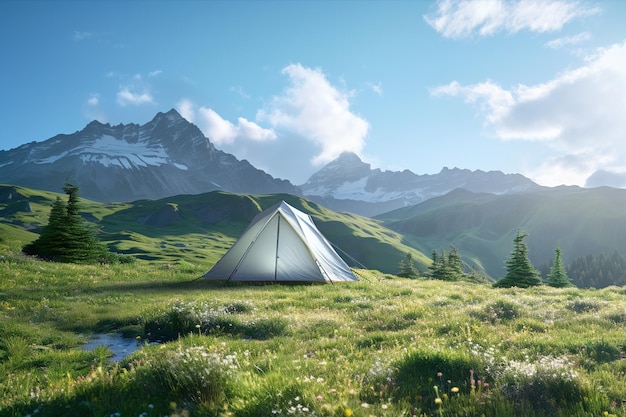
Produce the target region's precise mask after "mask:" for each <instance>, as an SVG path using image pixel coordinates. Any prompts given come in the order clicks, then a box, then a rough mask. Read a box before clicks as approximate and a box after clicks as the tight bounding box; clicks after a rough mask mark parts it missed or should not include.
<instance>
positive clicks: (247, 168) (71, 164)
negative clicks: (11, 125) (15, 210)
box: [0, 109, 541, 216]
mask: <svg viewBox="0 0 626 417" xmlns="http://www.w3.org/2000/svg"><path fill="white" fill-rule="evenodd" d="M66 181H71V182H73V183H75V184H77V185H78V186H79V187H80V189H81V194H82V195H83V196H84V197H85V198H88V199H91V200H94V201H101V202H110V201H134V200H141V199H159V198H163V197H168V196H173V195H180V194H200V193H205V192H208V191H213V190H224V191H228V192H233V193H252V194H268V193H288V194H292V195H296V196H305V197H307V198H309V199H311V200H313V201H316V202H318V203H320V204H324V205H326V206H327V207H329V208H331V209H333V210H337V211H350V212H354V213H357V214H361V215H366V216H373V215H377V214H381V213H383V212H386V211H390V210H394V209H397V208H401V207H406V206H409V205H412V204H417V203H419V202H422V201H425V200H427V199H429V198H432V197H435V196H439V195H443V194H445V193H447V192H449V191H451V190H453V189H455V188H464V189H467V190H469V191H474V192H490V193H495V194H511V193H519V192H525V191H529V190H535V189H539V188H541V187H540V186H539V185H537V184H535V183H534V182H532V181H531V180H529V179H528V178H525V177H524V176H522V175H519V174H514V175H510V174H509V175H505V174H503V173H502V172H499V171H493V172H483V171H470V170H463V169H457V168H454V169H448V168H444V169H443V170H442V171H441V172H440V173H439V174H434V175H417V174H414V173H413V172H411V171H409V170H404V171H401V172H394V171H381V170H380V169H371V167H370V165H369V164H366V163H364V162H362V161H361V160H360V159H359V157H358V156H357V155H355V154H354V153H343V154H341V155H340V156H339V157H338V158H337V159H336V160H334V161H332V162H330V163H329V164H327V165H326V166H325V167H323V168H322V169H321V170H319V171H318V172H316V173H315V174H314V175H312V176H311V177H310V178H309V180H308V181H307V182H306V183H305V184H303V185H301V186H296V185H294V184H292V183H291V182H289V181H288V180H283V179H276V178H273V177H272V176H271V175H269V174H267V173H266V172H264V171H262V170H260V169H257V168H255V167H253V166H252V165H251V164H250V163H249V162H248V161H246V160H238V159H237V158H236V157H235V156H234V155H232V154H229V153H226V152H223V151H221V150H219V149H216V148H215V146H214V145H213V144H212V143H211V142H210V140H209V138H207V137H205V136H204V135H203V134H202V132H201V131H200V129H198V127H197V126H195V125H194V124H192V123H189V122H188V121H187V120H185V119H184V118H183V117H182V116H181V115H180V114H179V113H178V112H177V111H176V110H173V109H172V110H170V111H169V112H167V113H158V114H157V115H156V116H155V117H154V118H153V119H152V120H151V121H150V122H148V123H146V124H144V125H141V126H140V125H137V124H133V123H131V124H127V125H124V124H119V125H117V126H111V125H110V124H102V123H100V122H97V121H93V122H91V123H89V124H88V125H87V126H86V127H85V128H84V129H82V130H80V131H77V132H75V133H72V134H59V135H56V136H54V137H52V138H50V139H48V140H45V141H43V142H31V143H28V144H25V145H22V146H20V147H18V148H15V149H11V150H8V151H0V183H5V184H15V185H21V186H25V187H32V188H36V189H41V190H49V191H56V192H58V191H60V190H61V188H62V186H63V184H64V183H65V182H66Z"/></svg>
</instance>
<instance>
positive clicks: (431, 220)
mask: <svg viewBox="0 0 626 417" xmlns="http://www.w3.org/2000/svg"><path fill="white" fill-rule="evenodd" d="M625 208H626V190H621V189H613V188H607V187H602V188H594V189H584V188H578V187H558V188H553V189H546V190H541V191H536V192H531V193H524V194H510V195H493V194H475V193H470V192H468V191H465V190H455V191H452V192H450V193H449V194H447V195H445V196H442V197H439V198H434V199H431V200H428V201H426V202H424V203H422V204H419V205H416V206H412V207H407V208H403V209H399V210H395V211H393V212H390V213H386V214H383V215H381V216H378V217H377V219H378V220H381V221H382V222H383V224H384V225H385V226H387V227H389V228H391V229H393V230H396V231H398V232H399V233H402V234H405V235H407V236H410V237H411V238H412V239H413V241H414V242H415V247H416V248H418V249H420V250H421V251H423V252H427V253H428V252H430V251H432V249H437V250H442V249H447V248H448V247H449V245H450V244H452V245H454V246H455V247H457V248H458V249H459V251H460V253H461V255H463V257H464V259H465V261H466V262H467V263H468V265H470V266H477V268H478V269H480V268H484V269H485V271H486V272H487V274H488V275H489V276H491V277H493V278H495V279H498V278H500V277H502V276H503V275H504V273H505V269H504V268H505V263H504V262H505V260H506V259H507V257H508V255H509V254H510V251H511V249H512V241H513V238H514V237H515V235H516V233H517V230H523V231H524V232H526V233H528V239H527V242H528V246H529V257H530V259H531V261H532V262H533V264H534V265H535V266H537V267H538V266H540V265H542V264H544V263H548V262H549V261H550V260H551V259H553V257H554V249H555V248H556V247H557V246H560V247H561V249H562V251H563V260H564V262H565V263H568V262H571V261H573V260H574V259H576V258H578V257H584V256H587V255H589V254H593V255H597V254H600V253H612V252H614V251H615V250H617V251H618V252H620V253H622V254H626V233H624V232H625V231H626V210H624V209H625Z"/></svg>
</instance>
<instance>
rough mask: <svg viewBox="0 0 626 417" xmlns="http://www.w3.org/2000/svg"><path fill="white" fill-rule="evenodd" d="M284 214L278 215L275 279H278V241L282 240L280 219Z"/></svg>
mask: <svg viewBox="0 0 626 417" xmlns="http://www.w3.org/2000/svg"><path fill="white" fill-rule="evenodd" d="M281 218H282V216H281V215H280V214H279V215H278V225H277V226H276V258H274V281H277V280H278V242H280V219H281Z"/></svg>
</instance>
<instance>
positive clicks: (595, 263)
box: [539, 250, 626, 288]
mask: <svg viewBox="0 0 626 417" xmlns="http://www.w3.org/2000/svg"><path fill="white" fill-rule="evenodd" d="M552 264H553V261H551V262H550V263H548V264H544V265H542V266H541V267H540V268H539V271H540V272H541V275H542V277H544V278H545V277H546V276H547V274H548V273H549V271H550V268H551V267H552ZM566 269H567V275H568V276H569V278H570V280H571V281H572V283H573V284H574V285H576V286H577V287H579V288H605V287H609V286H611V285H615V286H623V285H626V259H625V258H624V257H623V256H622V255H620V253H619V252H618V251H617V250H615V251H614V252H613V253H612V254H610V255H608V254H600V255H596V256H593V255H587V256H582V257H579V258H577V259H575V260H574V261H573V262H571V263H570V264H568V265H567V268H566Z"/></svg>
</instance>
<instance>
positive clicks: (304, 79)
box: [257, 64, 369, 164]
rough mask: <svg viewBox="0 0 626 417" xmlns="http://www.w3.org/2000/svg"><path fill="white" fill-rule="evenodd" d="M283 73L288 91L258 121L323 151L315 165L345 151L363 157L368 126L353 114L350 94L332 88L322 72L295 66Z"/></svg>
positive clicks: (267, 108)
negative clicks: (288, 133)
mask: <svg viewBox="0 0 626 417" xmlns="http://www.w3.org/2000/svg"><path fill="white" fill-rule="evenodd" d="M282 72H283V74H285V75H287V76H288V77H289V82H290V85H289V87H288V88H287V89H286V90H285V91H284V92H283V94H282V95H280V96H275V97H274V98H273V99H272V101H271V103H269V105H268V106H267V107H266V108H265V109H262V110H260V111H259V112H258V114H257V120H262V121H267V122H269V123H270V124H271V125H272V126H273V127H275V128H277V129H283V130H285V131H287V132H290V133H295V134H296V135H298V136H301V137H303V138H306V139H308V140H309V141H311V142H312V143H314V144H315V145H316V146H318V147H320V148H321V151H320V152H319V154H318V155H316V156H315V157H314V158H313V163H314V164H323V163H327V162H330V161H332V160H333V159H335V158H336V157H337V156H338V155H339V154H340V153H341V152H343V151H352V152H356V153H360V152H361V150H362V149H363V147H364V146H365V136H366V135H367V132H368V130H369V124H368V122H367V121H366V120H364V119H362V118H361V117H359V116H357V115H355V114H354V113H352V112H351V110H350V102H349V100H348V99H349V97H350V94H349V93H347V92H342V91H339V90H338V89H337V88H335V87H334V86H332V85H331V84H330V83H329V82H328V80H327V79H326V76H325V75H324V73H323V72H322V71H321V70H319V69H311V68H306V67H304V66H302V65H300V64H292V65H289V66H287V67H285V68H283V70H282Z"/></svg>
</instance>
